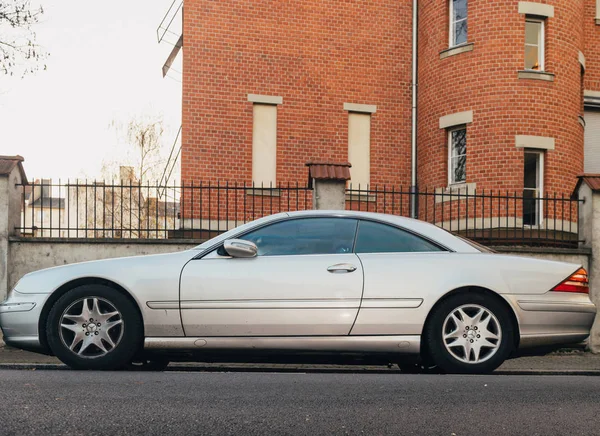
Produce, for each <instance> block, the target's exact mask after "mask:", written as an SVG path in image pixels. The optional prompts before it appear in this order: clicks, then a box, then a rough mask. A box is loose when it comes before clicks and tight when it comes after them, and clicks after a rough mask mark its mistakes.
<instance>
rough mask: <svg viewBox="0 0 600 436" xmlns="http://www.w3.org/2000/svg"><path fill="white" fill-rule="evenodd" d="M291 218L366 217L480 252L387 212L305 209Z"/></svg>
mask: <svg viewBox="0 0 600 436" xmlns="http://www.w3.org/2000/svg"><path fill="white" fill-rule="evenodd" d="M288 215H289V217H290V218H301V217H310V216H331V217H347V218H356V219H366V220H371V221H379V222H383V223H388V224H391V225H394V226H398V227H402V228H404V229H406V230H409V231H412V232H414V233H417V234H419V235H422V236H425V237H427V238H429V239H432V240H433V241H437V242H439V243H440V244H442V245H444V246H445V247H447V248H449V249H451V250H453V251H457V252H465V253H479V250H477V249H475V248H474V247H473V246H471V245H470V244H468V243H466V242H465V241H463V240H462V239H460V238H457V237H456V236H454V235H453V234H452V233H450V232H448V231H446V230H444V229H442V228H440V227H438V226H435V225H433V224H430V223H427V222H425V221H421V220H416V219H413V218H407V217H402V216H397V215H390V214H385V213H376V212H363V211H352V210H304V211H296V212H288Z"/></svg>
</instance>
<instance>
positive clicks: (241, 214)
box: [18, 180, 312, 239]
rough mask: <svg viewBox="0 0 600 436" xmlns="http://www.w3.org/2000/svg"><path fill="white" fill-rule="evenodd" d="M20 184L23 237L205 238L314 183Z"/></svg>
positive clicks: (298, 197) (299, 204) (279, 207)
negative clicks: (267, 184) (262, 184)
mask: <svg viewBox="0 0 600 436" xmlns="http://www.w3.org/2000/svg"><path fill="white" fill-rule="evenodd" d="M19 186H20V189H21V190H22V195H21V198H22V205H21V225H20V226H19V227H18V230H19V231H20V234H21V235H22V236H25V237H27V236H30V237H48V238H120V239H182V238H185V239H206V238H209V237H212V236H215V235H217V234H219V233H222V232H224V231H227V230H229V229H232V228H234V227H237V226H238V225H240V224H243V223H246V222H248V221H252V220H254V219H257V218H260V217H263V216H266V215H270V214H273V213H277V212H282V211H288V210H305V209H310V208H311V205H312V191H311V190H310V189H308V188H307V187H306V186H301V185H299V184H292V183H289V184H278V185H276V186H268V187H266V186H256V185H254V184H252V183H229V182H225V183H220V182H215V183H198V182H196V183H193V182H190V183H181V184H178V185H169V184H166V185H159V184H158V183H156V184H150V183H142V184H140V183H137V182H134V181H127V182H123V183H120V182H119V183H114V182H111V183H107V182H99V181H79V180H78V181H75V182H70V181H67V182H66V183H61V182H60V181H59V182H58V183H52V182H50V181H37V182H34V183H31V184H29V185H19Z"/></svg>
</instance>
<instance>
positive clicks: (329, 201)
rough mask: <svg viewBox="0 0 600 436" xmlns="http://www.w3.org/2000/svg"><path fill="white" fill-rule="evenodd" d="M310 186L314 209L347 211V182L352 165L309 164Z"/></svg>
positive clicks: (331, 163)
mask: <svg viewBox="0 0 600 436" xmlns="http://www.w3.org/2000/svg"><path fill="white" fill-rule="evenodd" d="M306 166H307V167H308V180H309V184H310V185H309V186H311V187H312V188H313V209H316V210H345V209H346V181H348V180H350V167H351V165H350V164H349V163H347V162H345V163H334V162H308V163H307V164H306Z"/></svg>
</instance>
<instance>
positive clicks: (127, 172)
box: [119, 166, 135, 184]
mask: <svg viewBox="0 0 600 436" xmlns="http://www.w3.org/2000/svg"><path fill="white" fill-rule="evenodd" d="M119 178H120V179H121V184H129V183H133V182H135V170H134V169H133V167H126V166H121V167H119Z"/></svg>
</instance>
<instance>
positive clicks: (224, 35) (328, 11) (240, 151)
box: [182, 0, 412, 184]
mask: <svg viewBox="0 0 600 436" xmlns="http://www.w3.org/2000/svg"><path fill="white" fill-rule="evenodd" d="M411 21H412V16H411V3H410V2H409V1H401V2H399V1H397V0H393V1H392V0H380V1H377V2H372V1H366V0H357V1H352V2H348V1H345V0H344V1H342V0H294V1H277V2H274V1H271V0H252V1H239V0H221V1H210V0H186V3H185V8H184V51H183V53H184V58H183V65H184V76H183V132H182V141H183V148H182V179H183V180H184V181H186V182H187V181H190V180H195V181H199V180H204V181H208V180H211V181H215V180H218V179H220V180H229V181H230V182H232V181H240V182H243V181H246V182H247V181H250V180H251V179H252V174H251V172H252V161H251V160H252V103H250V102H248V101H247V95H248V94H260V95H270V96H281V97H283V104H282V105H279V106H278V133H277V182H288V181H302V182H304V183H305V181H306V178H307V169H306V167H305V166H304V165H305V163H306V162H307V161H308V160H311V159H330V160H335V161H347V159H348V113H347V112H346V111H344V109H343V105H344V103H359V104H370V105H376V106H377V112H376V113H375V114H373V116H372V125H371V131H372V136H371V150H372V151H371V183H374V184H384V183H387V184H390V183H394V184H408V183H409V182H410V97H411V94H410V92H411V88H410V80H411V78H410V71H411V64H410V59H411V53H410V50H411Z"/></svg>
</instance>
